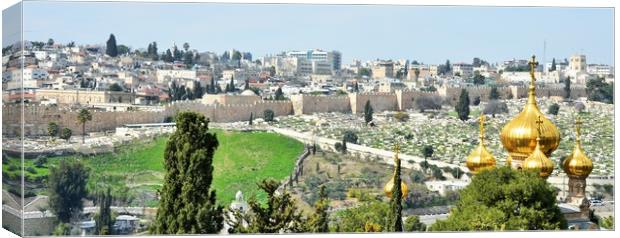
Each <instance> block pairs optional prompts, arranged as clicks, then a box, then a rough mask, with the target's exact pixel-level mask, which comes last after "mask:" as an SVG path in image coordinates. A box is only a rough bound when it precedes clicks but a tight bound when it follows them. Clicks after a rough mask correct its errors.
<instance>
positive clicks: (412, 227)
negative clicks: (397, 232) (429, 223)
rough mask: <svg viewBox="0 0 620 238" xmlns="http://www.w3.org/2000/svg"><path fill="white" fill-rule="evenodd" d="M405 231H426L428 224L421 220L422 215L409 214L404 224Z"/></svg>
mask: <svg viewBox="0 0 620 238" xmlns="http://www.w3.org/2000/svg"><path fill="white" fill-rule="evenodd" d="M404 230H405V231H426V225H425V224H424V223H422V222H420V217H418V216H409V217H407V219H405V224H404Z"/></svg>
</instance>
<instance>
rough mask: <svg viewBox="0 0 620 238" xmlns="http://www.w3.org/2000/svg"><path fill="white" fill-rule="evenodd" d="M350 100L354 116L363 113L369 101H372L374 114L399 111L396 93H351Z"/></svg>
mask: <svg viewBox="0 0 620 238" xmlns="http://www.w3.org/2000/svg"><path fill="white" fill-rule="evenodd" d="M349 99H350V101H351V111H352V113H354V114H358V113H363V112H364V106H366V102H367V101H370V105H371V106H372V109H373V110H374V112H383V111H396V110H398V100H397V98H396V93H350V94H349Z"/></svg>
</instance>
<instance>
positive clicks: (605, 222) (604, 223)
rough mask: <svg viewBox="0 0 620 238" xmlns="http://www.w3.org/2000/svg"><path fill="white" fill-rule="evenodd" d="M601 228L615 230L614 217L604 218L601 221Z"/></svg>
mask: <svg viewBox="0 0 620 238" xmlns="http://www.w3.org/2000/svg"><path fill="white" fill-rule="evenodd" d="M600 226H601V227H602V228H605V229H607V230H613V229H614V217H613V216H608V217H604V218H603V219H601V221H600Z"/></svg>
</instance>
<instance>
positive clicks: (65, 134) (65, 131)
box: [60, 128, 73, 141]
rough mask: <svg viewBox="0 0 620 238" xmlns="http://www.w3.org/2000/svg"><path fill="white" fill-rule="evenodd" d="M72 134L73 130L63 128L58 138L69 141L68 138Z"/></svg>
mask: <svg viewBox="0 0 620 238" xmlns="http://www.w3.org/2000/svg"><path fill="white" fill-rule="evenodd" d="M72 134H73V132H72V131H71V129H69V128H63V129H62V131H61V132H60V139H63V140H66V141H69V139H71V135H72Z"/></svg>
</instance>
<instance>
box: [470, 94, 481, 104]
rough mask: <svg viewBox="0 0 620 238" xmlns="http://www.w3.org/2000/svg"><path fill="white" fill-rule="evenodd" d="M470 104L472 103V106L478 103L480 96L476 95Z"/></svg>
mask: <svg viewBox="0 0 620 238" xmlns="http://www.w3.org/2000/svg"><path fill="white" fill-rule="evenodd" d="M472 105H474V106H478V105H480V96H476V97H475V98H474V101H473V102H472Z"/></svg>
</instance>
